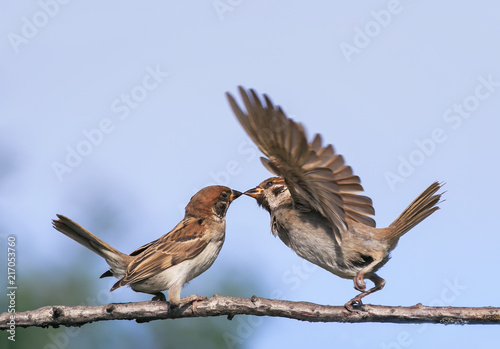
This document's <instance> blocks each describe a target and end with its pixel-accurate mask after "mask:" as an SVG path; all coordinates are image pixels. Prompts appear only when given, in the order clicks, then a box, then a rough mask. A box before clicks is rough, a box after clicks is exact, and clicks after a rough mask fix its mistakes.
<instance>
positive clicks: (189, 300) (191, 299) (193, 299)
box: [180, 294, 208, 304]
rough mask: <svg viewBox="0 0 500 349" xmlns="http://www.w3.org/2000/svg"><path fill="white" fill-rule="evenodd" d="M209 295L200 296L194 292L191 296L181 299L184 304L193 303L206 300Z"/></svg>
mask: <svg viewBox="0 0 500 349" xmlns="http://www.w3.org/2000/svg"><path fill="white" fill-rule="evenodd" d="M207 299H208V298H207V297H202V296H198V295H197V294H192V295H191V296H187V297H184V298H182V299H181V301H180V302H181V303H182V304H186V303H193V302H201V301H206V300H207Z"/></svg>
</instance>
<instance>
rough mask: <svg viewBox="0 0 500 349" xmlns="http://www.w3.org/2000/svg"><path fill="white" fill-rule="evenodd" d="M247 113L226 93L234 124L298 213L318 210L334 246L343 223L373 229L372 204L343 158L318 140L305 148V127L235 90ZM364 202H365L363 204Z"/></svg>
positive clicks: (253, 94) (251, 95) (276, 108)
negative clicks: (285, 189)
mask: <svg viewBox="0 0 500 349" xmlns="http://www.w3.org/2000/svg"><path fill="white" fill-rule="evenodd" d="M238 89H239V92H240V94H241V98H242V100H243V104H244V106H245V109H246V112H243V111H242V110H241V109H240V107H239V106H238V104H237V103H236V100H235V99H234V98H233V96H232V95H231V94H229V93H227V97H228V100H229V104H230V106H231V108H232V110H233V112H234V114H235V115H236V118H237V119H238V121H239V122H240V124H241V125H242V126H243V128H244V129H245V131H246V132H247V134H248V135H249V136H250V138H251V139H252V140H253V141H254V142H255V144H256V145H257V147H258V148H259V149H260V151H261V152H262V153H263V154H264V155H265V156H267V158H261V160H262V163H263V165H264V166H265V167H266V168H267V169H268V170H269V171H270V172H271V173H273V174H275V175H277V176H281V177H283V178H284V180H285V183H286V184H287V186H288V189H289V190H290V194H291V195H292V198H293V200H294V203H295V204H296V206H297V207H298V208H299V209H301V210H311V209H312V210H316V211H318V212H319V213H321V214H322V215H323V216H324V217H326V218H327V219H328V220H329V221H330V222H331V224H332V226H333V228H334V233H335V237H336V238H337V241H339V242H340V241H341V237H342V234H344V233H345V232H346V231H347V224H346V219H348V218H349V219H353V220H355V221H358V222H362V223H364V224H368V225H370V226H375V221H374V220H373V218H371V217H369V216H370V215H373V214H374V210H373V207H372V204H371V200H369V199H368V198H366V197H364V196H359V197H360V199H354V198H353V197H354V195H353V194H354V193H359V192H362V191H363V187H362V186H361V181H360V179H359V177H358V176H355V175H353V172H352V169H351V167H350V166H347V165H346V164H345V162H344V158H343V157H342V155H339V154H336V153H335V150H334V148H333V146H332V145H329V144H328V145H326V146H324V145H323V144H322V137H321V135H320V134H316V135H315V136H314V137H313V140H312V141H311V142H310V143H308V141H307V136H306V132H305V129H304V126H303V125H302V124H300V123H297V122H295V121H293V120H292V119H290V118H288V117H287V116H286V115H285V113H284V112H283V110H282V109H281V108H280V107H279V106H275V105H274V104H273V102H272V101H271V99H270V98H269V97H268V96H267V95H264V97H263V101H264V104H263V103H262V101H261V99H260V98H259V96H258V95H257V93H256V92H255V91H254V90H252V89H250V90H248V91H247V90H245V89H244V88H243V87H241V86H240V87H239V88H238ZM364 198H366V199H368V200H366V199H364Z"/></svg>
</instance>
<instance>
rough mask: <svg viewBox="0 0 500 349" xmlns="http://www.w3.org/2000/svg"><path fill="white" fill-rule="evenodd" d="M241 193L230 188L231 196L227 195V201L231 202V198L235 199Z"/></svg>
mask: <svg viewBox="0 0 500 349" xmlns="http://www.w3.org/2000/svg"><path fill="white" fill-rule="evenodd" d="M242 194H243V193H241V192H239V191H237V190H231V196H230V197H229V202H233V200H236V199H237V198H239V197H240V196H241V195H242Z"/></svg>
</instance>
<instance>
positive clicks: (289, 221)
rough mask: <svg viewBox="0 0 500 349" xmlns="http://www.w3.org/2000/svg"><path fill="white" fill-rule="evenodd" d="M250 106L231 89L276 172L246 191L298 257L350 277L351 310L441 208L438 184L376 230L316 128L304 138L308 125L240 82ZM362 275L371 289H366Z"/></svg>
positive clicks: (357, 186)
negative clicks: (400, 246)
mask: <svg viewBox="0 0 500 349" xmlns="http://www.w3.org/2000/svg"><path fill="white" fill-rule="evenodd" d="M239 91H240V94H241V97H242V99H243V103H244V105H245V108H246V112H244V111H242V110H241V109H240V107H239V106H238V104H237V103H236V101H235V99H234V98H233V97H232V96H231V94H229V93H227V97H228V99H229V103H230V105H231V108H232V110H233V112H234V114H235V115H236V117H237V119H238V120H239V122H240V123H241V125H242V126H243V128H244V129H245V131H246V132H247V133H248V135H249V136H250V138H252V140H253V141H254V142H255V144H256V145H257V146H258V147H259V149H260V150H261V151H262V153H264V155H266V156H267V158H261V160H262V163H263V164H264V166H265V167H266V168H267V169H268V170H269V171H270V172H272V173H273V174H274V175H276V176H278V177H271V178H269V179H266V180H265V181H263V182H262V183H260V184H259V185H258V186H257V187H255V188H253V189H250V190H248V191H246V192H245V193H244V194H246V195H248V196H251V197H253V198H255V199H256V200H257V203H258V204H259V205H260V206H262V207H263V208H264V209H266V210H267V211H268V212H269V214H270V216H271V231H272V233H273V235H275V236H276V235H277V236H278V237H279V238H280V239H281V240H282V241H283V242H284V243H285V245H287V246H288V247H290V248H291V249H293V250H294V251H295V252H296V253H297V255H299V256H300V257H302V258H304V259H306V260H308V261H309V262H311V263H314V264H316V265H318V266H320V267H322V268H324V269H326V270H328V271H330V272H331V273H333V274H335V275H337V276H340V277H341V278H346V279H353V280H354V288H355V289H356V290H358V291H359V292H361V293H360V294H358V295H357V296H356V297H354V298H353V299H351V300H350V301H349V302H347V303H346V305H345V306H346V308H347V309H348V310H353V306H362V305H363V303H362V301H361V299H362V298H363V297H365V296H367V295H369V294H371V293H373V292H376V291H378V290H381V289H382V288H383V287H384V285H385V280H384V279H382V278H381V277H380V276H378V275H377V274H376V272H377V271H378V270H379V269H380V268H381V267H382V266H383V265H384V264H385V263H387V261H388V260H389V253H390V252H391V251H392V250H393V249H394V248H395V247H396V244H397V243H398V241H399V238H400V237H401V236H403V235H404V234H405V233H406V232H408V231H409V230H410V229H412V228H413V227H415V226H416V225H417V224H418V223H420V222H421V221H422V220H424V219H425V218H427V217H428V216H429V215H431V214H432V213H433V212H435V211H436V210H438V209H439V208H438V207H437V206H436V205H437V204H438V203H439V201H440V198H441V194H436V192H437V191H438V190H439V189H440V188H441V184H440V183H437V182H436V183H433V184H431V185H430V186H429V187H428V188H427V189H426V190H425V191H424V192H423V193H422V194H420V195H419V196H418V197H417V198H416V199H415V200H414V201H413V202H412V203H411V204H410V205H409V206H408V207H407V208H406V209H405V210H404V211H403V213H402V214H401V215H400V216H399V217H398V218H396V220H395V221H394V222H393V223H392V224H391V225H389V227H387V228H375V220H374V219H373V218H372V217H371V216H372V215H374V214H375V211H374V209H373V206H372V201H371V199H370V198H368V197H366V196H362V195H359V193H360V192H362V191H363V187H362V186H361V181H360V179H359V177H358V176H355V175H353V171H352V169H351V167H350V166H347V165H346V164H345V163H344V159H343V157H342V156H341V155H339V154H336V153H335V151H334V149H333V147H332V145H323V142H322V139H321V136H320V135H319V134H316V135H315V136H314V138H313V140H312V141H311V142H308V141H307V137H306V133H305V130H304V127H303V126H302V125H301V124H300V123H297V122H295V121H293V120H292V119H290V118H288V117H287V116H286V115H285V113H284V112H283V110H282V109H281V108H280V107H278V106H274V105H273V103H272V102H271V100H270V99H269V97H268V96H266V95H264V103H263V102H262V101H261V100H260V98H259V96H258V95H257V93H256V92H255V91H254V90H249V91H246V90H245V89H244V88H242V87H239ZM365 279H368V280H371V281H372V282H373V283H374V287H373V288H370V289H368V290H367V289H366V284H365Z"/></svg>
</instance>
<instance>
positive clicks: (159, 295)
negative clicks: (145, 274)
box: [151, 292, 167, 302]
mask: <svg viewBox="0 0 500 349" xmlns="http://www.w3.org/2000/svg"><path fill="white" fill-rule="evenodd" d="M151 300H152V301H153V302H166V301H167V299H166V298H165V295H164V294H163V293H161V292H158V293H155V296H154V297H153V299H151Z"/></svg>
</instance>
